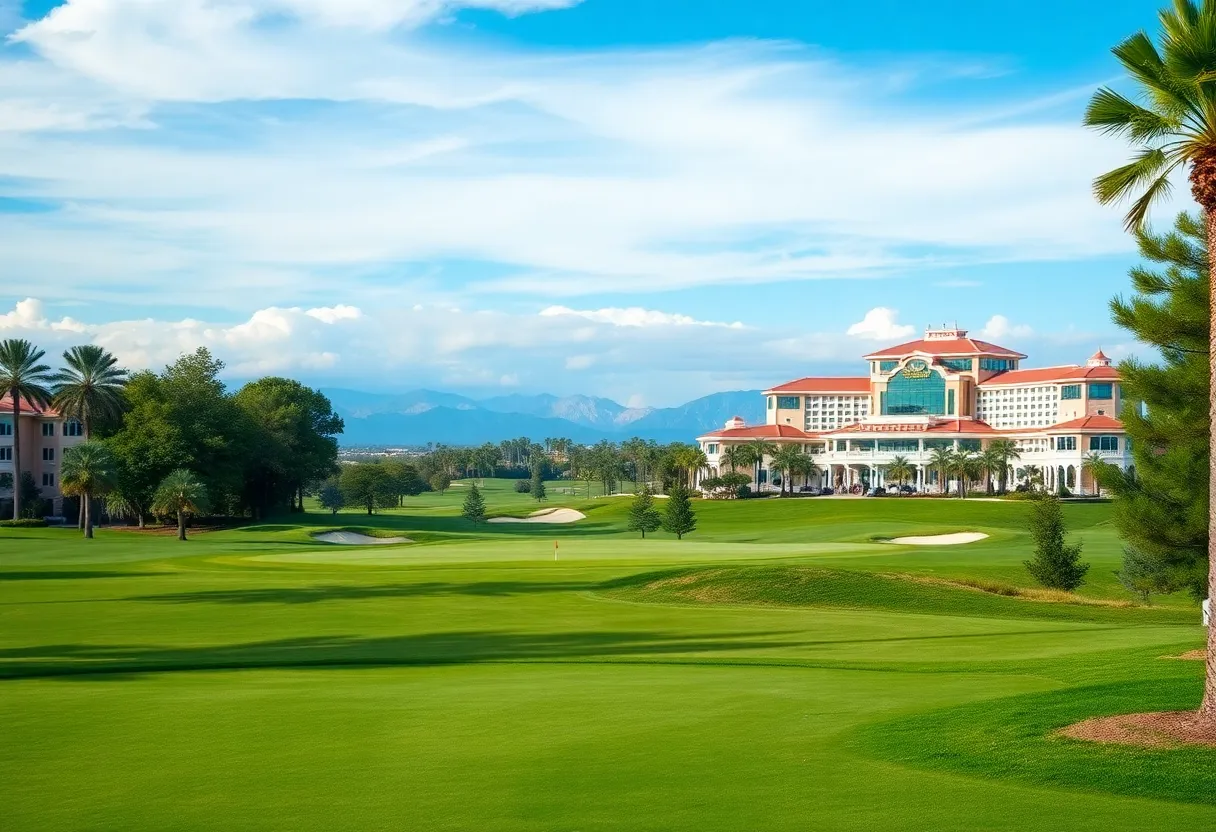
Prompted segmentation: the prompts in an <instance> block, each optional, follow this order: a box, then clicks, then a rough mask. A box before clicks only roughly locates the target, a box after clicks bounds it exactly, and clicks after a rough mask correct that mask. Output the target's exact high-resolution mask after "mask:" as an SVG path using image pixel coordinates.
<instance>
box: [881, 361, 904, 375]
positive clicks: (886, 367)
mask: <svg viewBox="0 0 1216 832" xmlns="http://www.w3.org/2000/svg"><path fill="white" fill-rule="evenodd" d="M898 366H899V362H898V361H879V362H878V371H879V372H880V373H893V372H895V368H896V367H898Z"/></svg>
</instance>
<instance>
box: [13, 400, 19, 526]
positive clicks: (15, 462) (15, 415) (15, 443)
mask: <svg viewBox="0 0 1216 832" xmlns="http://www.w3.org/2000/svg"><path fill="white" fill-rule="evenodd" d="M13 519H14V520H20V519H21V397H20V396H19V395H17V394H16V393H13Z"/></svg>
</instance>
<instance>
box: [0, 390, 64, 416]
mask: <svg viewBox="0 0 1216 832" xmlns="http://www.w3.org/2000/svg"><path fill="white" fill-rule="evenodd" d="M21 412H22V413H28V414H33V415H35V416H52V417H55V418H58V416H59V411H58V410H56V409H55V408H53V407H39V406H37V405H35V404H34V403H33V402H31V401H30V400H29V399H25V398H23V399H22V400H21ZM5 413H7V414H8V415H9V416H10V417H11V416H12V414H13V397H12V396H8V395H5V396H0V415H3V414H5Z"/></svg>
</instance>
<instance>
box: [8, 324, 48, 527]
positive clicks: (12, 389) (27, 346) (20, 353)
mask: <svg viewBox="0 0 1216 832" xmlns="http://www.w3.org/2000/svg"><path fill="white" fill-rule="evenodd" d="M44 355H46V353H45V352H43V351H42V350H40V349H38V348H37V347H35V346H34V345H33V344H31V343H30V342H29V341H26V340H25V339H24V338H9V339H8V340H5V341H0V398H4V397H5V396H8V397H9V406H10V407H11V408H12V413H13V473H14V475H15V476H14V482H18V483H20V482H21V481H22V479H21V475H22V473H23V472H22V469H21V406H22V404H23V403H24V404H28V405H30V406H31V408H44V407H46V406H48V405H49V404H50V402H51V391H50V390H49V389H48V385H49V384H50V383H51V368H50V367H48V366H47V365H46V364H41V363H39V362H41V361H42V358H43V356H44ZM22 490H23V489H21V488H14V489H13V519H14V520H17V519H20V518H21V516H22V515H21V503H22V499H23V497H24V495H23V494H22Z"/></svg>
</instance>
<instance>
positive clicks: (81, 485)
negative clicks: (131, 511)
mask: <svg viewBox="0 0 1216 832" xmlns="http://www.w3.org/2000/svg"><path fill="white" fill-rule="evenodd" d="M115 467H116V464H115V461H114V455H113V454H112V453H110V449H109V448H107V447H106V446H105V444H104V443H102V442H98V441H96V440H89V441H87V442H82V443H80V444H79V445H77V446H76V447H74V448H68V449H67V451H65V452H64V454H63V467H62V468H61V469H60V472H59V481H60V484H61V485H62V488H63V493H64V494H70V495H75V496H78V497H80V500H81V508H82V509H83V511H84V519H83V522H82V524H81V526H82V528H83V529H84V536H85V538H86V539H87V540H92V539H93V499H94V498H95V497H104V496H105V495H106V494H107V493H108V492H109V491H110V489H112V488H113V487H114V483H115V482H116V480H117V475H116V473H115Z"/></svg>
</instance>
